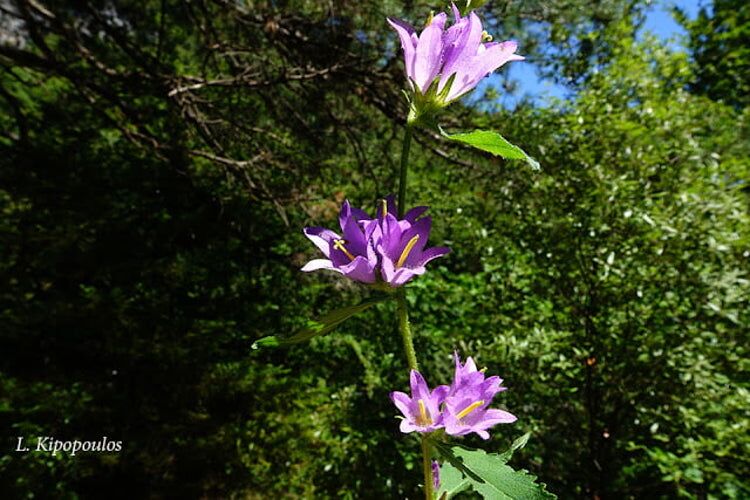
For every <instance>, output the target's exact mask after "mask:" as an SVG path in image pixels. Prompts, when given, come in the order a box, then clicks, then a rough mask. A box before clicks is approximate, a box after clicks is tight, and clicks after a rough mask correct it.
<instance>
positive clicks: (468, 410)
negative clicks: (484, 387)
mask: <svg viewBox="0 0 750 500" xmlns="http://www.w3.org/2000/svg"><path fill="white" fill-rule="evenodd" d="M483 404H484V401H483V400H481V399H480V400H479V401H475V402H473V403H471V404H470V405H469V406H467V407H466V408H464V409H463V410H461V411H460V412H458V415H456V417H458V419H459V420H461V419H462V418H464V417H465V416H466V415H468V414H469V413H471V412H473V411H474V410H476V409H477V408H479V407H480V406H482V405H483Z"/></svg>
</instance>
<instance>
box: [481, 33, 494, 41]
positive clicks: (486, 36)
mask: <svg viewBox="0 0 750 500" xmlns="http://www.w3.org/2000/svg"><path fill="white" fill-rule="evenodd" d="M482 41H483V42H491V41H492V35H490V34H489V33H487V31H486V30H485V31H482Z"/></svg>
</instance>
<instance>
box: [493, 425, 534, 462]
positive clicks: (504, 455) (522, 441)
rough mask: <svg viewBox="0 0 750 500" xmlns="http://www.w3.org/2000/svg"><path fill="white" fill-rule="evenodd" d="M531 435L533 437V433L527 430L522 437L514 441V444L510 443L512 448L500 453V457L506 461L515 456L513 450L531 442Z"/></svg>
mask: <svg viewBox="0 0 750 500" xmlns="http://www.w3.org/2000/svg"><path fill="white" fill-rule="evenodd" d="M529 437H531V433H530V432H527V433H526V434H524V435H523V436H521V437H520V438H518V439H516V440H515V441H513V444H511V445H510V448H508V449H507V450H505V451H504V452H502V453H500V454H499V455H498V457H500V458H502V459H504V461H505V462H507V461H508V460H510V458H511V457H512V456H513V452H515V451H516V450H520V449H521V448H523V447H524V446H526V443H528V442H529Z"/></svg>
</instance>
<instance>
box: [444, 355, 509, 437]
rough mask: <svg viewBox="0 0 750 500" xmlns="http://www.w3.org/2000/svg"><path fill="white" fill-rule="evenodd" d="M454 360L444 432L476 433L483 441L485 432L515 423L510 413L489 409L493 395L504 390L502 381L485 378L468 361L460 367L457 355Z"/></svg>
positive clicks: (472, 361) (470, 359)
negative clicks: (454, 365) (454, 367)
mask: <svg viewBox="0 0 750 500" xmlns="http://www.w3.org/2000/svg"><path fill="white" fill-rule="evenodd" d="M454 359H455V363H456V369H455V374H454V378H453V382H452V383H451V387H450V391H449V393H448V395H447V396H446V398H445V408H444V410H443V423H444V425H445V432H446V433H447V434H450V435H453V436H463V435H466V434H469V433H472V432H475V433H477V434H478V435H479V436H480V437H481V438H482V439H489V437H490V435H489V433H488V432H487V429H489V428H491V427H494V426H495V425H497V424H508V423H512V422H515V421H516V417H515V416H514V415H512V414H511V413H508V412H507V411H504V410H497V409H490V408H489V405H490V403H492V399H493V398H494V397H495V395H496V394H497V393H499V392H502V391H504V390H506V388H505V387H503V386H502V385H501V384H502V382H503V380H502V379H501V378H500V377H497V376H492V377H485V375H484V373H483V372H482V371H479V370H477V367H476V364H475V363H474V360H473V359H472V358H471V357H469V358H467V360H466V363H465V364H461V360H460V359H459V357H458V354H455V355H454Z"/></svg>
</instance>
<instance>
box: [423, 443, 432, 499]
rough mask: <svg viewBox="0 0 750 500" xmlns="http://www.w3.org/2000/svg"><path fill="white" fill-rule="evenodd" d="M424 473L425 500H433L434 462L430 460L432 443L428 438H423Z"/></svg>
mask: <svg viewBox="0 0 750 500" xmlns="http://www.w3.org/2000/svg"><path fill="white" fill-rule="evenodd" d="M422 472H424V497H425V500H433V495H434V493H433V488H432V460H431V458H430V443H429V441H428V440H427V436H422Z"/></svg>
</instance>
